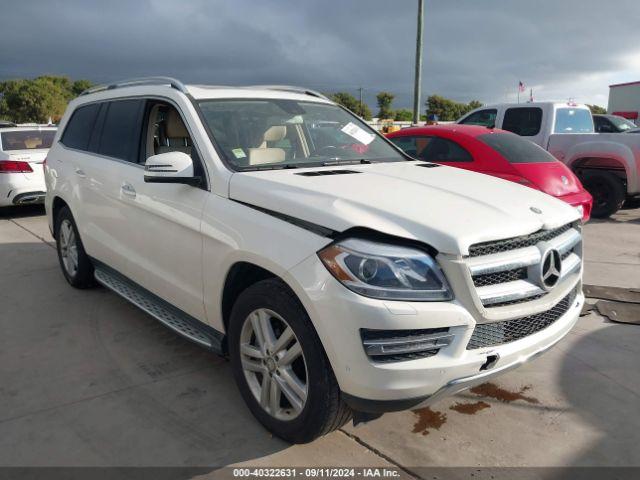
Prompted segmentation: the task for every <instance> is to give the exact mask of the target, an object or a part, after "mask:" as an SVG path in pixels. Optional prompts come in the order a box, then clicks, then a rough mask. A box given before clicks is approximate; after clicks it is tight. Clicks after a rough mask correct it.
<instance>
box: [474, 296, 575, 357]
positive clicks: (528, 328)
mask: <svg viewBox="0 0 640 480" xmlns="http://www.w3.org/2000/svg"><path fill="white" fill-rule="evenodd" d="M576 295H577V290H576V289H573V290H572V291H571V293H570V294H569V295H567V296H565V297H564V298H563V299H562V300H560V301H559V302H558V303H556V304H555V305H554V306H553V307H552V308H551V309H549V310H547V311H545V312H541V313H536V314H535V315H529V316H527V317H521V318H515V319H512V320H506V321H503V322H494V323H483V324H480V325H476V328H475V329H474V331H473V334H472V335H471V340H469V343H468V344H467V350H473V349H476V348H483V347H494V346H497V345H503V344H505V343H509V342H514V341H516V340H519V339H521V338H524V337H527V336H529V335H533V334H534V333H538V332H540V331H542V330H544V329H545V328H547V327H549V326H550V325H552V324H553V323H554V322H556V321H557V320H558V319H559V318H560V317H562V316H563V315H564V314H565V313H567V312H568V311H569V308H571V305H572V304H573V302H574V301H575V299H576Z"/></svg>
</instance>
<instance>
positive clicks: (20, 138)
mask: <svg viewBox="0 0 640 480" xmlns="http://www.w3.org/2000/svg"><path fill="white" fill-rule="evenodd" d="M0 135H1V136H2V150H4V151H5V152H8V151H11V150H38V149H46V148H51V144H52V143H53V137H55V136H56V132H55V130H14V131H9V132H2V134H0Z"/></svg>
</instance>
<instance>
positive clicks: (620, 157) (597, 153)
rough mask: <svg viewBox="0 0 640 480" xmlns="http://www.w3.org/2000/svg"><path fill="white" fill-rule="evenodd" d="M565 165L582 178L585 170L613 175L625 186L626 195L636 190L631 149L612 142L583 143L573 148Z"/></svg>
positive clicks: (636, 176)
mask: <svg viewBox="0 0 640 480" xmlns="http://www.w3.org/2000/svg"><path fill="white" fill-rule="evenodd" d="M565 163H566V165H567V166H568V167H569V168H570V169H571V170H572V171H573V172H574V173H575V174H576V175H578V177H579V178H582V174H583V172H585V171H586V170H605V171H609V172H612V173H614V174H615V175H616V176H617V177H619V178H620V179H621V180H622V181H623V182H624V184H625V187H626V190H627V192H628V193H632V192H636V191H637V190H638V187H639V186H638V172H637V167H636V163H635V157H634V155H633V152H632V151H631V149H630V148H629V147H628V146H626V145H624V144H621V143H620V144H616V143H614V142H585V143H581V144H578V145H576V146H575V148H574V149H572V151H571V152H569V155H567V160H565Z"/></svg>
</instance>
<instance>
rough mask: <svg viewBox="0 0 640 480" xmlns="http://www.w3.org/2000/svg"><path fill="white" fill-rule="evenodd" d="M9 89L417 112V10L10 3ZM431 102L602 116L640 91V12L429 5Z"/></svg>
mask: <svg viewBox="0 0 640 480" xmlns="http://www.w3.org/2000/svg"><path fill="white" fill-rule="evenodd" d="M2 3H4V4H5V8H3V9H2V15H1V16H0V32H2V42H0V78H1V79H7V78H16V77H33V76H37V75H41V74H45V73H49V74H64V75H69V76H71V77H72V78H88V79H90V80H93V81H95V82H106V81H110V80H115V79H120V78H123V77H134V76H141V75H160V74H163V75H171V76H175V77H177V78H180V79H182V80H183V81H185V82H190V83H212V84H242V85H247V84H261V83H262V84H263V83H277V84H283V83H288V84H297V85H304V86H308V87H311V88H315V89H317V90H322V91H337V90H347V91H351V92H352V93H356V88H357V87H358V86H363V87H364V88H365V91H366V92H367V95H366V99H367V100H368V101H369V103H371V104H373V103H374V99H373V96H374V95H375V93H376V92H378V91H380V90H382V89H385V90H389V91H391V92H393V93H395V94H396V95H397V100H396V106H397V107H409V106H410V104H411V95H412V88H413V63H414V48H415V28H416V26H415V23H416V8H417V7H416V6H417V1H416V0H395V1H391V0H226V1H222V0H182V1H169V0H102V1H93V0H3V2H2ZM425 13H426V15H425V42H424V45H425V52H424V71H423V74H424V82H423V92H424V93H423V95H428V94H431V93H439V94H442V95H445V96H448V97H451V98H455V99H457V100H461V101H469V100H471V99H479V100H481V101H483V102H485V103H486V102H495V101H505V100H515V95H516V93H515V92H516V86H517V84H518V81H519V80H522V81H523V82H524V83H525V84H526V85H527V89H528V88H529V87H532V88H533V90H534V96H535V98H536V100H556V99H557V100H565V99H567V98H574V99H575V100H576V101H579V102H588V103H598V104H601V105H604V106H606V99H607V94H608V85H609V84H611V83H616V82H623V81H631V80H640V42H639V40H640V0H616V1H615V2H613V1H608V0H528V1H524V0H426V2H425Z"/></svg>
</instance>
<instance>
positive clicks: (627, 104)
mask: <svg viewBox="0 0 640 480" xmlns="http://www.w3.org/2000/svg"><path fill="white" fill-rule="evenodd" d="M607 113H610V114H613V115H620V116H621V117H624V118H627V119H629V120H631V121H632V122H634V123H635V124H636V125H639V126H640V81H638V82H628V83H618V84H616V85H609V106H608V107H607Z"/></svg>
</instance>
